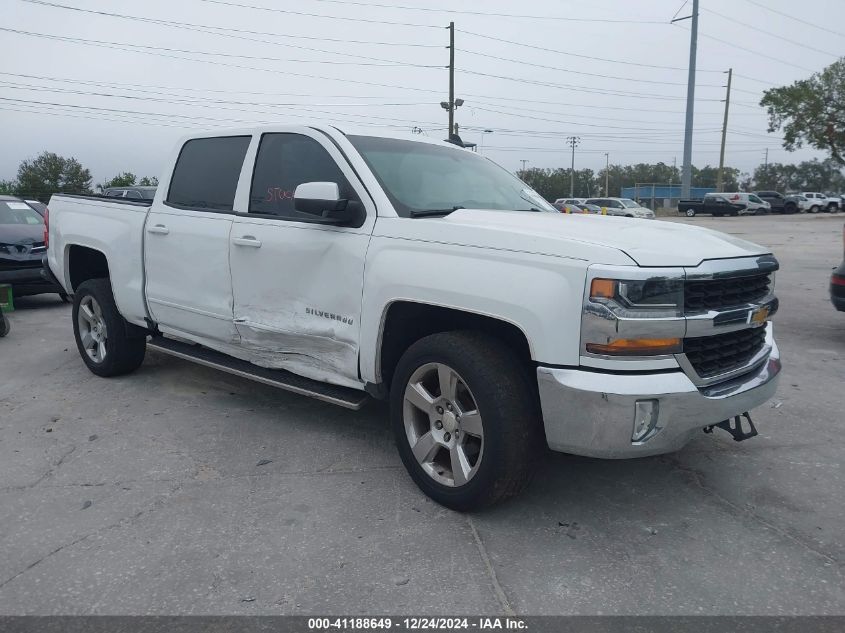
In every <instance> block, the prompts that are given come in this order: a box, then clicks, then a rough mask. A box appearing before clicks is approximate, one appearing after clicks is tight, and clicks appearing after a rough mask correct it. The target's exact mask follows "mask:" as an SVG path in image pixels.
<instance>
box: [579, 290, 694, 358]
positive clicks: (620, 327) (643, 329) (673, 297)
mask: <svg viewBox="0 0 845 633" xmlns="http://www.w3.org/2000/svg"><path fill="white" fill-rule="evenodd" d="M683 312H684V282H683V278H682V277H681V276H676V277H673V276H664V275H660V274H655V275H654V276H653V277H648V278H645V279H612V278H609V277H596V278H593V279H592V280H590V285H589V287H588V292H587V293H586V296H585V304H584V311H583V316H582V331H581V342H582V345H583V347H582V350H583V351H584V352H586V353H587V354H590V355H597V356H603V357H617V358H618V357H627V358H639V359H645V358H649V357H655V356H668V355H671V354H677V353H679V352H680V351H681V348H682V345H681V343H682V338H683V336H684V332H685V321H684V317H683Z"/></svg>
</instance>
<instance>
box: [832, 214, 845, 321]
mask: <svg viewBox="0 0 845 633" xmlns="http://www.w3.org/2000/svg"><path fill="white" fill-rule="evenodd" d="M842 251H843V255H842V263H841V264H839V268H837V269H836V270H834V271H833V274H832V275H831V276H830V300H831V301H832V302H833V306H834V307H835V308H836V309H837V310H839V311H840V312H845V226H843V227H842Z"/></svg>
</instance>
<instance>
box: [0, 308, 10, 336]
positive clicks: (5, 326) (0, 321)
mask: <svg viewBox="0 0 845 633" xmlns="http://www.w3.org/2000/svg"><path fill="white" fill-rule="evenodd" d="M10 328H11V326H10V324H9V319H8V318H7V317H6V315H5V314H3V313H2V312H0V338H3V337H4V336H6V335H7V334H8V333H9V329H10Z"/></svg>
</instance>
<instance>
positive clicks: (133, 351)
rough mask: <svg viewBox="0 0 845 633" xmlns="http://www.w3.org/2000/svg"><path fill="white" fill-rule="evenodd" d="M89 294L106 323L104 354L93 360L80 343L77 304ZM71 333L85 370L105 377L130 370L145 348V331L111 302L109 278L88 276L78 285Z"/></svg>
mask: <svg viewBox="0 0 845 633" xmlns="http://www.w3.org/2000/svg"><path fill="white" fill-rule="evenodd" d="M89 297H91V298H93V299H94V301H96V303H97V305H98V306H99V308H100V311H101V314H102V321H103V322H104V323H105V328H106V332H107V337H106V338H105V341H104V342H105V343H106V348H105V349H106V353H105V355H104V357H103V359H102V360H101V361H97V360H95V359H93V358H92V357H91V356H90V355H89V354H88V352H87V351H86V349H85V346H84V345H83V343H82V334H81V332H80V325H79V311H80V305H81V304H82V303H83V302H87V301H88V298H89ZM73 335H74V338H75V339H76V348H77V349H78V350H79V355H80V356H82V360H83V362H84V363H85V365H86V366H87V367H88V369H90V370H91V372H92V373H94V374H96V375H97V376H102V377H104V378H108V377H111V376H120V375H123V374H128V373H129V372H132V371H134V370H136V369H138V367H139V366H140V365H141V363H142V362H144V354H145V353H146V350H147V332H146V330H144V329H143V328H140V327H138V326H136V325H132V324H131V323H127V321H126V320H125V319H124V318H123V317H122V316H121V315H120V312H118V310H117V306H116V305H115V303H114V295H113V294H112V289H111V283H110V282H109V280H108V279H89V280H88V281H85V282H83V283H81V284H80V285H79V287H78V288H77V289H76V292H75V293H74V296H73Z"/></svg>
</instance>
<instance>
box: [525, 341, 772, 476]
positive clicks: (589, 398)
mask: <svg viewBox="0 0 845 633" xmlns="http://www.w3.org/2000/svg"><path fill="white" fill-rule="evenodd" d="M780 369H781V363H780V353H779V351H778V348H777V344H775V343H774V342H772V351H771V354H770V355H769V358H768V360H767V361H766V362H764V363H763V364H762V365H761V366H760V367H758V368H756V369H755V370H753V371H751V372H749V373H747V374H744V375H742V376H740V377H738V378H735V379H733V380H730V381H726V382H724V383H720V384H717V385H713V386H711V387H702V388H699V387H696V386H695V385H694V384H693V383H692V381H691V380H690V379H689V378H688V377H687V375H686V374H684V373H683V372H682V371H673V372H669V373H647V374H612V373H606V372H597V371H588V370H584V369H559V368H551V367H542V366H541V367H539V368H538V369H537V382H538V385H539V388H540V402H541V406H542V412H543V422H544V425H545V429H546V441H547V442H548V444H549V447H550V448H551V449H552V450H556V451H561V452H564V453H573V454H575V455H586V456H588V457H601V458H605V459H624V458H630V457H645V456H647V455H659V454H661V453H670V452H672V451H676V450H679V449H680V448H682V447H683V446H684V445H685V444H686V443H687V442H689V441H690V440H691V439H692V437H693V436H694V435H695V434H696V433H698V432H700V431H701V429H703V428H705V427H708V426H711V425H713V424H718V423H719V422H721V421H723V420H727V419H729V418H732V417H734V416H736V415H739V414H741V413H743V412H745V411H749V410H751V409H753V408H754V407H757V406H760V405H761V404H763V403H764V402H766V401H767V400H769V399H770V398H771V397H772V396H774V394H775V390H776V389H777V383H778V379H779V377H780V376H779V374H780ZM644 415H649V416H651V417H650V418H649V423H648V424H649V426H651V429H650V430H649V432H648V433H647V434H646V435H645V436H644V437H643V438H642V439H640V440H638V441H634V439H633V438H634V433H635V426H636V427H638V428H642V417H643V416H644Z"/></svg>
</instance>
